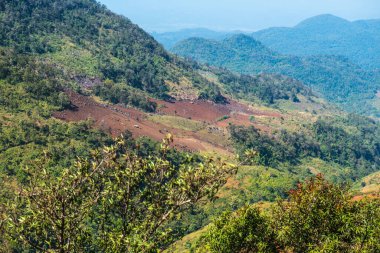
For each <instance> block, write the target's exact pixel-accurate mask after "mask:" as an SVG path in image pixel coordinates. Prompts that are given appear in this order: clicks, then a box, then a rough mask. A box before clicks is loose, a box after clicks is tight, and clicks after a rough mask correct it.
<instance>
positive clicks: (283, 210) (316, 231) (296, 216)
mask: <svg viewBox="0 0 380 253" xmlns="http://www.w3.org/2000/svg"><path fill="white" fill-rule="evenodd" d="M272 226H273V230H274V231H276V237H277V238H276V240H277V242H278V243H279V245H280V246H281V247H282V248H283V250H285V252H378V251H379V250H380V243H379V242H380V203H379V201H373V202H371V201H360V202H355V201H352V196H351V194H350V193H349V191H348V188H347V187H345V186H340V185H333V184H330V183H328V182H327V181H326V180H325V179H324V178H323V177H322V175H318V176H317V177H316V178H315V179H311V180H310V181H307V182H306V183H305V184H299V185H298V188H297V189H295V190H292V191H291V192H290V196H289V200H288V201H280V202H278V203H277V205H276V206H275V207H274V208H273V217H272Z"/></svg>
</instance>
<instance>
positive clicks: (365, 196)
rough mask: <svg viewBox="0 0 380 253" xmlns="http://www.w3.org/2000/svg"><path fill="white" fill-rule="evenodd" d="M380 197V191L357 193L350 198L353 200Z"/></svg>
mask: <svg viewBox="0 0 380 253" xmlns="http://www.w3.org/2000/svg"><path fill="white" fill-rule="evenodd" d="M366 198H367V199H380V193H377V194H376V193H371V194H365V195H357V196H355V197H353V198H352V200H353V201H361V200H363V199H366Z"/></svg>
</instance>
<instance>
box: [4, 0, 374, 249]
mask: <svg viewBox="0 0 380 253" xmlns="http://www.w3.org/2000/svg"><path fill="white" fill-rule="evenodd" d="M0 26H1V27H0V28H1V29H0V37H1V40H0V189H1V191H0V249H1V250H0V251H1V252H3V251H4V252H161V251H164V250H166V249H168V248H169V246H170V244H172V243H173V242H174V241H176V240H178V239H180V238H181V236H183V235H186V234H188V233H190V232H193V231H196V230H198V229H200V228H202V227H204V226H206V225H208V224H209V223H210V222H211V221H212V220H213V217H219V216H220V217H223V215H222V214H223V213H224V212H225V211H230V212H231V211H234V210H237V209H239V208H240V207H242V206H245V205H246V204H247V203H257V202H261V201H275V200H277V199H278V198H283V199H286V198H287V196H288V192H289V190H290V189H292V188H294V187H295V186H297V185H300V182H303V181H305V180H307V179H308V178H310V177H314V176H316V175H318V174H319V173H323V174H325V177H326V179H328V180H330V181H332V182H334V183H340V182H359V180H360V179H362V178H365V177H366V176H369V175H376V174H373V173H376V172H378V171H379V168H380V160H379V157H380V155H379V152H380V151H379V147H380V144H379V143H380V140H379V137H380V134H379V131H380V127H379V124H378V122H377V121H375V120H373V119H370V118H367V117H362V116H358V115H354V114H352V115H351V114H347V113H345V112H344V111H341V110H339V109H338V108H336V107H335V106H333V105H332V104H330V103H328V102H326V101H325V100H324V99H322V98H321V97H319V96H318V94H315V93H314V92H313V91H312V90H311V89H310V88H308V87H307V86H305V84H304V83H303V82H300V81H297V80H295V79H294V78H291V77H288V76H284V75H280V74H268V73H260V74H258V75H246V74H238V73H233V72H231V71H229V70H227V69H221V68H216V67H211V66H207V65H204V64H199V63H197V62H194V61H190V60H185V59H182V58H179V57H177V56H175V55H172V54H171V53H169V52H167V51H166V50H165V49H164V48H163V47H162V46H161V45H160V44H159V43H158V42H156V41H155V40H154V39H153V38H152V37H151V36H150V35H149V34H147V33H146V32H144V31H143V30H142V29H140V28H139V27H138V26H137V25H135V24H133V23H131V22H130V21H129V20H128V19H127V18H125V17H122V16H119V15H116V14H114V13H112V12H110V11H109V10H107V9H106V8H105V7H104V6H102V5H100V4H99V3H97V2H96V1H94V0H26V1H25V0H6V1H1V2H0ZM231 43H233V46H231V47H230V46H229V44H231ZM211 46H213V43H211V44H210V47H211ZM221 48H222V49H223V50H224V48H226V50H228V51H231V52H232V53H235V52H236V51H239V50H242V51H246V55H247V56H249V55H253V54H256V55H258V56H260V55H264V56H265V55H268V54H272V51H270V50H268V49H267V48H265V47H264V46H263V45H262V44H261V43H259V42H257V41H254V40H252V39H249V38H246V37H244V36H243V37H241V36H237V37H234V38H232V39H231V40H226V42H225V44H223V45H221ZM252 48H254V50H252ZM218 50H219V49H218ZM235 164H239V166H236V165H235ZM240 165H241V166H240ZM237 167H240V168H239V169H238V168H237ZM372 177H373V176H370V178H369V179H371V180H370V181H371V182H369V181H367V182H368V183H370V184H371V187H372V186H374V185H375V184H376V181H374V182H372V181H373V180H372ZM318 178H320V176H318ZM227 179H228V180H227ZM369 179H368V180H369ZM366 180H367V179H366ZM324 189H326V188H324ZM332 189H335V188H332ZM323 192H325V193H326V192H327V194H328V195H329V196H330V193H329V192H330V191H325V190H324V191H323ZM217 193H218V194H217ZM313 194H314V193H313ZM315 195H318V196H319V194H318V192H317V193H315ZM308 196H311V197H310V198H309V199H314V198H313V195H306V197H308ZM339 196H341V198H343V197H344V199H345V200H346V201H345V202H344V203H346V202H347V203H349V204H350V205H351V204H354V203H355V202H353V201H351V199H350V197H349V195H347V197H346V194H339ZM321 197H323V198H324V195H321ZM211 200H212V201H211ZM332 200H333V201H332V202H334V203H335V205H330V202H327V205H328V206H333V207H335V206H337V207H339V208H337V209H338V210H341V206H340V205H337V204H336V203H338V204H339V203H342V202H340V201H338V202H337V201H335V199H332ZM321 203H325V202H323V201H322V202H321ZM266 204H267V203H266ZM306 206H307V207H308V206H309V204H306ZM313 206H315V207H319V205H313ZM348 207H350V208H346V207H345V208H344V209H349V210H351V206H348ZM356 207H357V206H355V208H352V209H354V210H361V209H363V210H365V212H366V213H367V212H368V213H378V212H377V211H376V210H372V209H367V205H365V206H364V205H362V203H360V205H359V207H362V208H356ZM364 207H365V208H364ZM330 211H331V210H330V209H328V210H327V211H326V210H324V209H322V210H319V209H318V210H316V211H314V210H313V213H316V214H320V213H328V214H330V213H334V212H330ZM250 213H251V212H250ZM302 213H306V214H307V212H303V211H302ZM354 214H355V216H354V217H367V216H366V215H364V214H363V213H359V214H357V213H354ZM306 217H307V216H306ZM339 217H340V216H339ZM344 217H353V216H352V215H351V213H348V214H347V216H346V214H344V215H343V218H344ZM248 218H249V217H248ZM343 218H342V220H343V221H344V222H343V224H342V226H339V227H345V228H346V227H347V226H350V227H352V228H355V229H357V228H358V224H359V225H360V224H369V223H367V220H364V221H363V220H357V219H354V220H353V221H352V222H354V224H355V226H352V225H351V223H346V220H347V219H343ZM372 218H373V217H372V216H371V220H373V219H372ZM278 220H281V219H278ZM304 220H308V219H306V218H305V219H304ZM311 220H312V221H313V220H315V219H311ZM350 220H352V219H351V218H350ZM291 222H293V220H291ZM244 224H252V223H251V222H244ZM268 224H269V223H268ZM292 224H294V222H293V223H292ZM324 224H325V223H323V224H322V227H323V226H324ZM334 224H335V223H334ZM347 224H348V225H347ZM285 225H287V224H285ZM270 227H271V226H270ZM305 227H310V226H309V224H306V225H305ZM379 227H380V226H375V228H379ZM311 228H314V225H313V226H311ZM366 228H368V227H362V226H361V225H360V227H359V230H360V231H362V232H363V233H365V232H366V231H367V230H366ZM268 229H270V228H269V227H268ZM319 229H320V228H319V227H318V230H319ZM323 229H324V228H322V229H320V230H321V231H324V230H323ZM229 231H231V230H229ZM334 231H335V227H334ZM345 231H346V230H344V235H347V234H346V232H345ZM355 231H356V230H355ZM243 232H244V231H243ZM313 232H314V231H313ZM374 233H377V232H376V231H375V232H374ZM270 234H273V235H276V236H278V234H276V233H275V232H274V231H273V233H272V232H271V233H270ZM295 234H296V235H298V234H302V233H295ZM352 234H355V235H356V234H357V233H356V232H355V233H352ZM243 235H244V236H243V237H244V239H245V238H256V236H253V237H245V234H243ZM313 235H314V234H313ZM376 235H377V234H376ZM314 238H315V237H314ZM323 238H326V237H324V236H323ZM331 238H333V240H334V242H335V241H337V240H338V239H339V241H337V243H339V244H340V243H347V237H344V238H343V239H342V242H341V241H340V237H336V236H334V235H332V236H331V237H328V239H327V240H328V241H329V245H328V246H326V247H330V246H331V243H330V242H331V241H330V239H331ZM337 238H338V239H337ZM363 238H368V240H369V242H370V243H372V242H373V241H376V238H374V239H373V238H372V236H369V237H368V234H367V233H365V235H363ZM354 239H355V240H354V244H353V246H351V245H350V247H351V248H359V247H360V245H361V246H363V245H364V246H366V243H367V242H364V243H363V240H362V238H361V240H359V239H358V238H357V237H355V238H354ZM217 241H218V242H220V241H222V242H223V240H217ZM234 241H236V240H234ZM318 241H320V238H318ZM305 243H306V244H307V245H309V246H310V243H309V241H308V240H305ZM358 243H360V245H357V244H358ZM238 244H239V245H240V242H239V243H238ZM264 244H265V243H264ZM264 244H261V245H264ZM372 244H373V243H372ZM372 244H371V245H372ZM204 245H205V244H202V245H199V246H200V247H203V246H204ZM315 245H316V246H320V243H315ZM188 246H189V245H187V246H186V247H187V249H188V248H189V247H188ZM285 246H286V245H285ZM312 246H314V245H312ZM324 246H325V245H323V247H324ZM364 246H363V247H364ZM225 247H227V248H226V251H227V252H228V251H229V250H231V248H229V246H228V245H225ZM260 247H261V246H260ZM310 247H311V246H310ZM261 248H262V247H261ZM285 248H286V247H284V249H285ZM276 249H277V248H276ZM280 250H281V251H282V248H281V249H280ZM297 250H298V249H297ZM244 251H247V250H246V249H244ZM248 251H249V250H248ZM298 251H299V252H304V251H303V250H298ZM369 251H370V250H369ZM181 252H183V251H181ZM216 252H219V251H218V250H216Z"/></svg>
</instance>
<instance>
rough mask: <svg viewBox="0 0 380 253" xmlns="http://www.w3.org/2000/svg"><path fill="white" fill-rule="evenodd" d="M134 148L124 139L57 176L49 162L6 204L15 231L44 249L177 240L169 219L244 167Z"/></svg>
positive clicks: (112, 248) (17, 237)
mask: <svg viewBox="0 0 380 253" xmlns="http://www.w3.org/2000/svg"><path fill="white" fill-rule="evenodd" d="M172 141H173V140H172V137H171V136H168V137H167V138H165V139H164V141H163V143H162V148H161V154H160V156H157V157H145V158H144V157H140V156H139V155H138V152H137V150H135V152H133V151H128V148H127V147H126V145H125V143H124V140H122V139H120V140H117V142H116V143H117V144H115V145H113V146H110V147H105V148H104V149H103V150H102V151H97V152H94V153H93V155H92V158H91V159H79V160H78V161H77V163H76V165H75V166H73V167H72V168H70V169H66V170H64V171H63V172H62V173H61V175H59V176H57V175H55V174H54V173H53V172H51V171H49V169H48V168H46V167H45V166H44V165H45V164H46V160H48V157H45V158H44V159H42V160H41V161H40V162H39V163H36V164H35V166H34V168H30V169H28V170H26V172H27V180H26V183H25V185H23V186H20V187H19V190H18V192H17V194H16V197H15V198H14V200H13V201H12V202H13V203H8V204H7V205H6V212H5V213H6V221H7V222H6V224H5V229H6V231H7V234H9V235H10V237H11V238H12V239H13V241H15V242H18V243H22V244H23V245H25V247H30V248H32V249H34V250H37V251H52V252H62V253H63V252H88V251H97V252H98V251H101V252H155V251H157V250H158V249H160V248H162V247H164V246H165V244H166V243H168V242H169V241H170V238H171V234H170V229H168V228H166V227H165V225H166V224H167V223H168V222H169V221H171V220H173V219H179V218H180V214H181V213H182V212H183V211H184V210H186V209H188V208H190V207H191V206H193V205H194V204H196V203H198V202H199V201H201V200H204V199H205V198H208V199H212V198H213V197H214V195H215V194H216V192H217V190H218V189H219V188H220V187H221V186H222V185H223V184H224V183H225V182H226V179H227V178H228V177H229V176H230V175H231V174H232V173H235V172H236V167H235V166H233V165H229V164H226V163H225V162H223V161H222V160H220V159H212V158H206V157H204V158H203V162H201V163H195V162H193V160H192V157H191V156H190V155H189V156H188V159H187V162H185V163H183V164H181V165H180V166H178V167H176V166H173V165H172V164H171V162H169V161H168V160H167V159H166V154H167V153H168V151H169V150H170V148H169V145H170V144H171V142H172Z"/></svg>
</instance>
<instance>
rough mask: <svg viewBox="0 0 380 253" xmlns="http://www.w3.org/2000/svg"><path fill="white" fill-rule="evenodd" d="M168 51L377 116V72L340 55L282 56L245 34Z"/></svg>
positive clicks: (196, 40)
mask: <svg viewBox="0 0 380 253" xmlns="http://www.w3.org/2000/svg"><path fill="white" fill-rule="evenodd" d="M172 51H173V52H174V53H177V54H178V55H182V56H185V57H189V58H192V59H194V60H198V61H200V62H203V63H208V64H211V65H214V66H219V67H224V68H227V69H230V70H233V71H235V72H238V73H244V74H258V73H272V74H282V75H286V76H290V77H292V78H294V79H296V80H299V81H302V82H303V83H304V84H306V85H308V86H309V87H311V88H312V89H313V90H315V91H317V92H319V93H320V94H322V95H323V96H324V97H326V98H327V99H328V100H329V101H330V102H332V103H336V104H338V105H341V107H342V108H344V109H345V110H348V111H352V112H356V113H362V114H367V115H373V116H377V117H378V116H379V115H380V114H379V108H378V106H377V105H376V104H374V103H373V100H374V99H375V97H376V93H377V90H379V88H380V76H379V74H378V72H375V71H366V70H364V69H363V68H361V67H360V66H358V65H356V64H354V63H352V62H351V61H349V60H348V59H346V58H344V57H341V56H327V55H325V56H309V57H296V56H290V55H282V54H279V53H277V52H275V51H272V50H270V49H268V48H267V47H265V46H264V45H263V44H262V43H260V42H259V41H256V40H254V39H253V38H251V37H249V36H247V35H234V36H232V37H230V38H228V39H225V40H223V41H213V40H206V39H201V38H191V39H188V40H185V41H182V42H179V43H178V44H177V45H176V46H174V47H173V49H172Z"/></svg>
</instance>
